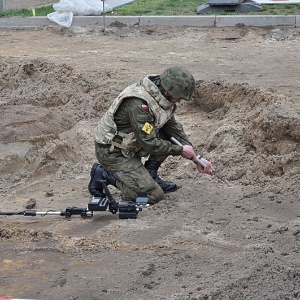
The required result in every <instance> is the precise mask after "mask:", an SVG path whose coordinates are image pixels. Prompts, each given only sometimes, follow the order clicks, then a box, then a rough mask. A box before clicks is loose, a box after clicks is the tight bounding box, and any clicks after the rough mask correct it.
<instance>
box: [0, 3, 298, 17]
mask: <svg viewBox="0 0 300 300" xmlns="http://www.w3.org/2000/svg"><path fill="white" fill-rule="evenodd" d="M207 1H208V0H200V1H199V0H136V1H134V2H132V3H130V4H127V5H123V6H121V7H118V8H116V9H114V11H113V12H111V13H107V15H114V16H116V15H119V16H174V15H191V16H195V15H197V8H198V6H200V5H201V4H204V3H206V2H207ZM262 7H263V10H262V11H260V12H247V13H237V12H234V11H233V12H232V11H230V12H224V13H218V15H238V14H240V15H300V4H263V5H262ZM52 12H54V9H53V7H52V5H51V6H45V7H38V8H36V9H35V15H36V16H47V14H49V13H52ZM15 16H21V17H31V16H33V12H32V10H31V9H21V10H8V11H2V12H0V17H15Z"/></svg>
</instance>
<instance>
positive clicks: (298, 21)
mask: <svg viewBox="0 0 300 300" xmlns="http://www.w3.org/2000/svg"><path fill="white" fill-rule="evenodd" d="M296 27H300V16H296Z"/></svg>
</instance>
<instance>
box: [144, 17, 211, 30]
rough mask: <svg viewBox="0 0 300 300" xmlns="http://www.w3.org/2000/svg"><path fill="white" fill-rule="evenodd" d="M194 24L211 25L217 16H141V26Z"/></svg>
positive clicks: (197, 25)
mask: <svg viewBox="0 0 300 300" xmlns="http://www.w3.org/2000/svg"><path fill="white" fill-rule="evenodd" d="M155 25H157V26H194V27H211V26H214V25H215V16H164V17H159V16H141V17H140V26H155Z"/></svg>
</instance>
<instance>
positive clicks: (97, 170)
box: [88, 163, 116, 198]
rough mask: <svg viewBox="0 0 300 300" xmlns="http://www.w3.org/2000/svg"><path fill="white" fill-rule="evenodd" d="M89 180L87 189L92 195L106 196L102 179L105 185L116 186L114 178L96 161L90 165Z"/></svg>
mask: <svg viewBox="0 0 300 300" xmlns="http://www.w3.org/2000/svg"><path fill="white" fill-rule="evenodd" d="M90 176H91V180H90V182H89V185H88V190H89V192H90V194H91V195H92V196H95V197H101V198H104V197H105V196H106V193H105V190H104V189H103V186H102V183H101V182H102V181H103V180H104V181H105V183H106V185H109V184H111V185H113V186H116V178H115V177H114V176H112V175H109V174H108V172H107V171H106V170H105V169H104V168H103V167H102V166H101V165H100V164H98V163H95V164H94V165H93V166H92V169H91V172H90Z"/></svg>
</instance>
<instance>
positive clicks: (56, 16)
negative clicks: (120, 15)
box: [47, 0, 112, 27]
mask: <svg viewBox="0 0 300 300" xmlns="http://www.w3.org/2000/svg"><path fill="white" fill-rule="evenodd" d="M103 6H104V12H110V11H112V8H111V7H110V6H109V5H107V4H106V3H105V1H104V5H103V1H101V0H60V1H59V3H56V4H53V9H54V10H55V12H53V13H50V14H48V15H47V17H48V19H49V20H50V21H52V22H55V23H57V24H58V25H61V26H64V27H70V26H71V25H72V21H73V16H99V15H101V14H103Z"/></svg>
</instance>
